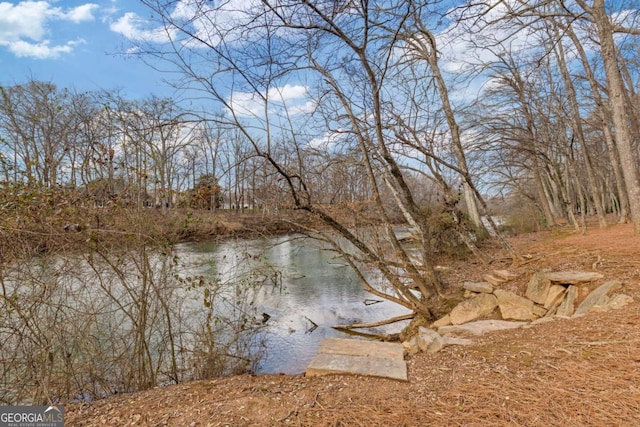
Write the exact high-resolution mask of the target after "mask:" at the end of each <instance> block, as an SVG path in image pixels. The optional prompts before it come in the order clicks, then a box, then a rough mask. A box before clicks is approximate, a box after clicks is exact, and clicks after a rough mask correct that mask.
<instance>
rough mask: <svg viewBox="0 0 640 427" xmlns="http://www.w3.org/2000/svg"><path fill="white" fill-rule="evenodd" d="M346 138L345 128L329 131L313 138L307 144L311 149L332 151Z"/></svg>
mask: <svg viewBox="0 0 640 427" xmlns="http://www.w3.org/2000/svg"><path fill="white" fill-rule="evenodd" d="M344 138H345V130H344V129H338V130H336V131H328V132H326V133H325V134H324V135H322V136H321V137H319V138H313V139H312V140H311V141H309V144H308V145H307V146H308V147H309V148H311V149H315V150H320V151H326V152H329V151H332V150H333V149H334V147H335V146H336V145H337V144H338V143H340V141H342V140H344Z"/></svg>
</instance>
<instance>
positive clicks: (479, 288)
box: [462, 282, 493, 294]
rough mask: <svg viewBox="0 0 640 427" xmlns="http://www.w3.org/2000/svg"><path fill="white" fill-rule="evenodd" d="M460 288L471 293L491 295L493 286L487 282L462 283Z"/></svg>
mask: <svg viewBox="0 0 640 427" xmlns="http://www.w3.org/2000/svg"><path fill="white" fill-rule="evenodd" d="M462 287H463V288H464V289H465V290H467V291H471V292H477V293H479V294H492V293H493V285H492V284H491V283H489V282H464V283H463V284H462Z"/></svg>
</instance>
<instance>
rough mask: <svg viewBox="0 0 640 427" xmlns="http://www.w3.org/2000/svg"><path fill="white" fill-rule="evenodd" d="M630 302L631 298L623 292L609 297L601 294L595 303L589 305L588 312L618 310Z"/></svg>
mask: <svg viewBox="0 0 640 427" xmlns="http://www.w3.org/2000/svg"><path fill="white" fill-rule="evenodd" d="M630 302H633V298H632V297H630V296H629V295H625V294H615V295H612V296H611V297H608V296H603V297H602V298H601V299H600V301H599V302H598V303H597V304H596V305H594V306H593V307H591V309H590V310H589V312H594V311H595V312H603V311H609V310H619V309H621V308H622V307H624V306H625V305H627V304H629V303H630Z"/></svg>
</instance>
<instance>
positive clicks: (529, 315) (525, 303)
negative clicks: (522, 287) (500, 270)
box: [493, 289, 546, 320]
mask: <svg viewBox="0 0 640 427" xmlns="http://www.w3.org/2000/svg"><path fill="white" fill-rule="evenodd" d="M493 293H494V295H495V296H496V297H497V298H498V308H500V314H502V318H503V319H505V320H509V319H511V320H535V319H537V318H538V317H540V315H538V313H536V312H534V310H535V309H534V304H533V301H531V300H530V299H527V298H523V297H521V296H518V295H516V294H514V293H513V292H509V291H505V290H502V289H496V290H495V291H494V292H493ZM545 312H546V311H545Z"/></svg>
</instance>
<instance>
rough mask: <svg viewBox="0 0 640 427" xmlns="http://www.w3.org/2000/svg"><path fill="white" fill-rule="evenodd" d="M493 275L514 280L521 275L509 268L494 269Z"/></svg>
mask: <svg viewBox="0 0 640 427" xmlns="http://www.w3.org/2000/svg"><path fill="white" fill-rule="evenodd" d="M493 275H494V276H495V277H499V278H501V279H504V280H513V279H516V278H518V277H520V275H519V274H517V273H512V272H511V271H509V270H493Z"/></svg>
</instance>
